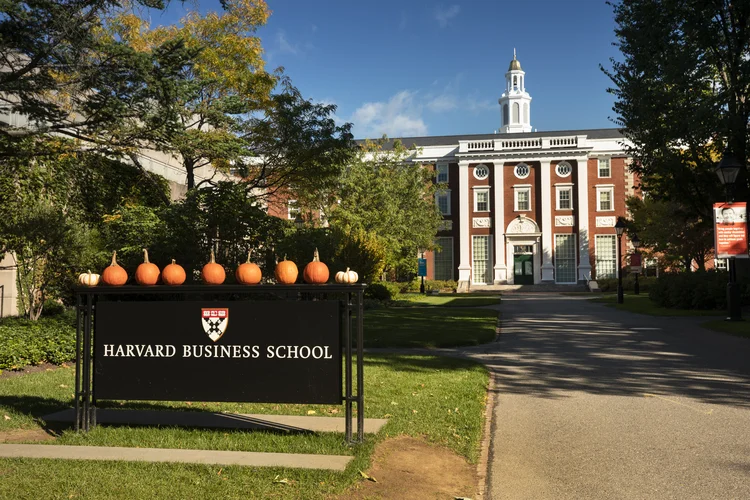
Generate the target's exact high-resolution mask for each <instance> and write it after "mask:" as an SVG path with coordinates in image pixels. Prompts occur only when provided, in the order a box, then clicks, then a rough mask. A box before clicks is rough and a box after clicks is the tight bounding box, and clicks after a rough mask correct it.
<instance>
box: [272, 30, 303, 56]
mask: <svg viewBox="0 0 750 500" xmlns="http://www.w3.org/2000/svg"><path fill="white" fill-rule="evenodd" d="M276 45H277V46H278V49H277V51H278V52H279V53H281V54H292V55H295V56H296V55H298V54H299V53H300V47H299V45H298V44H296V43H295V44H293V43H292V42H290V41H289V39H287V37H286V33H285V32H284V31H283V30H279V31H278V32H277V33H276Z"/></svg>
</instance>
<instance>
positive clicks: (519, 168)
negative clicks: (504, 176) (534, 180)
mask: <svg viewBox="0 0 750 500" xmlns="http://www.w3.org/2000/svg"><path fill="white" fill-rule="evenodd" d="M530 172H531V170H530V169H529V166H528V165H526V164H525V163H519V164H518V165H516V168H515V169H514V170H513V173H514V174H515V175H516V177H518V178H519V179H525V178H526V177H528V176H529V173H530Z"/></svg>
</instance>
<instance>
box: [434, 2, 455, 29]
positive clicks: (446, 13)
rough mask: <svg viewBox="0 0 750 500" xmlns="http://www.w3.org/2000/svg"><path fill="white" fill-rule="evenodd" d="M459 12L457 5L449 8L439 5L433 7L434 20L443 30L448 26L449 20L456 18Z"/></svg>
mask: <svg viewBox="0 0 750 500" xmlns="http://www.w3.org/2000/svg"><path fill="white" fill-rule="evenodd" d="M459 12H461V7H459V6H458V5H451V6H450V7H447V8H446V7H443V6H442V5H439V6H437V7H435V11H434V12H433V16H434V18H435V20H436V21H437V22H438V24H439V25H440V27H441V28H445V27H446V26H448V23H449V22H450V20H451V19H453V18H454V17H456V16H457V15H458V13H459Z"/></svg>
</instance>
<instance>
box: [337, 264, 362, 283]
mask: <svg viewBox="0 0 750 500" xmlns="http://www.w3.org/2000/svg"><path fill="white" fill-rule="evenodd" d="M358 279H359V275H358V274H357V273H355V272H354V271H350V270H349V268H348V267H347V268H346V271H339V272H337V273H336V283H347V284H351V283H356V282H357V280H358Z"/></svg>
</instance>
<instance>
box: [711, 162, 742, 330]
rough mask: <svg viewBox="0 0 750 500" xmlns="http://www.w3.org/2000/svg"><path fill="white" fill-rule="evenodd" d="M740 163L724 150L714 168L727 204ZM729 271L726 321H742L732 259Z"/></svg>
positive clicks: (731, 259) (732, 259)
mask: <svg viewBox="0 0 750 500" xmlns="http://www.w3.org/2000/svg"><path fill="white" fill-rule="evenodd" d="M741 168H742V163H741V162H740V160H739V159H738V158H737V157H736V156H734V154H733V153H732V152H731V151H730V150H729V149H726V150H725V151H724V154H723V156H722V158H721V161H720V162H719V164H718V165H717V166H716V175H718V176H719V180H720V181H721V183H722V184H723V185H724V189H725V192H726V197H727V199H728V201H729V203H732V202H733V201H734V182H735V181H736V180H737V174H739V173H740V169H741ZM727 268H728V270H729V282H728V283H727V309H728V313H729V315H728V316H727V320H728V321H742V304H741V303H740V287H739V286H738V285H737V266H736V264H735V262H734V257H729V262H728V265H727Z"/></svg>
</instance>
